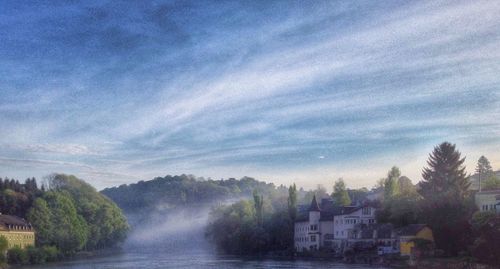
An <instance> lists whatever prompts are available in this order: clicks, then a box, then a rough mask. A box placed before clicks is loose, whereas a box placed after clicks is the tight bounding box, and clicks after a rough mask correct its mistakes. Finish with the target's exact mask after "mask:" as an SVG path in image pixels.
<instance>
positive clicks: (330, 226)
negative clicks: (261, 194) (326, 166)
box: [294, 197, 376, 252]
mask: <svg viewBox="0 0 500 269" xmlns="http://www.w3.org/2000/svg"><path fill="white" fill-rule="evenodd" d="M360 224H364V225H375V224H376V220H375V208H373V207H371V206H342V207H338V206H335V205H334V204H333V202H332V201H331V200H328V199H323V200H322V201H321V206H320V204H319V203H318V202H317V200H316V197H313V200H312V202H311V205H310V206H309V208H308V210H307V212H302V214H299V218H298V219H297V220H296V222H295V230H294V232H295V234H294V243H295V250H296V251H297V252H304V251H314V250H318V249H320V248H326V249H331V250H340V249H343V248H344V247H346V246H348V245H349V241H350V240H351V239H356V236H357V229H358V230H359V227H360V226H359V225H360ZM351 241H352V240H351Z"/></svg>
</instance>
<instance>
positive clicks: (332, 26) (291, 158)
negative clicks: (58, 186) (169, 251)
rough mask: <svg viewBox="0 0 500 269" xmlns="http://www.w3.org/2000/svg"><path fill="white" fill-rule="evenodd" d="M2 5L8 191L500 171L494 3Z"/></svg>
mask: <svg viewBox="0 0 500 269" xmlns="http://www.w3.org/2000/svg"><path fill="white" fill-rule="evenodd" d="M40 2H42V1H32V2H31V1H22V3H21V1H4V2H2V3H1V4H0V5H1V8H0V125H1V126H2V135H1V136H0V174H1V176H8V177H16V178H19V179H24V178H26V177H28V176H36V177H37V178H42V177H43V176H45V175H47V174H50V173H52V172H64V173H72V174H75V175H77V176H79V177H81V178H84V179H86V180H87V181H89V182H90V183H91V184H93V185H94V186H96V187H97V188H99V189H100V188H103V187H106V186H114V185H118V184H122V183H130V182H135V181H137V180H141V179H144V180H147V179H151V178H153V177H155V176H163V175H166V174H181V173H187V174H195V175H198V176H204V177H212V178H222V177H223V178H227V177H241V176H244V175H248V176H254V177H257V178H259V179H262V180H267V181H272V182H275V183H277V184H282V183H283V184H289V183H291V182H296V183H297V184H298V185H299V186H303V187H306V188H313V187H315V186H316V184H323V185H325V186H327V187H328V189H329V190H330V189H331V185H332V184H333V181H334V180H335V179H336V178H338V177H343V178H344V179H345V180H346V182H347V184H348V186H351V187H361V186H367V187H370V186H372V185H373V184H374V183H375V181H376V180H377V179H378V178H380V177H383V176H384V175H385V174H386V172H387V170H389V169H390V167H391V166H393V165H397V166H399V167H400V168H401V169H402V171H403V174H406V175H408V176H409V177H410V178H411V179H412V180H413V181H414V182H418V180H419V179H420V173H421V170H422V167H423V166H424V165H425V161H426V158H427V155H428V153H429V152H430V151H431V150H432V148H433V147H434V146H435V145H436V144H438V143H440V142H443V141H450V142H452V143H456V144H457V147H458V148H459V149H460V150H461V152H462V153H463V154H464V155H465V156H467V168H468V169H467V170H468V172H473V166H474V164H475V162H476V160H477V159H478V158H479V156H481V155H486V157H488V158H489V159H490V161H491V162H492V164H493V167H494V168H497V169H498V168H500V153H499V152H500V98H499V97H500V89H499V87H500V2H499V1H273V2H271V1H191V2H190V1H182V2H180V1H82V2H78V1H50V2H47V3H43V4H42V3H40Z"/></svg>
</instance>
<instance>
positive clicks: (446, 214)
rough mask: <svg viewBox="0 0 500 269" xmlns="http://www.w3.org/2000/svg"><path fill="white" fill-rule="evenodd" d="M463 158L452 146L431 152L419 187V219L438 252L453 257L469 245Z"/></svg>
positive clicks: (469, 231)
mask: <svg viewBox="0 0 500 269" xmlns="http://www.w3.org/2000/svg"><path fill="white" fill-rule="evenodd" d="M464 161H465V158H462V157H461V154H460V152H459V151H458V150H456V147H455V145H452V144H450V143H448V142H444V143H442V144H440V145H438V146H436V147H435V148H434V151H433V152H432V153H431V154H430V155H429V160H428V161H427V164H428V167H426V168H424V170H423V172H422V177H423V180H422V181H421V182H420V183H419V184H420V189H419V193H420V194H421V195H422V197H423V198H424V199H423V200H422V218H423V219H424V220H425V221H426V222H427V224H428V225H429V226H430V227H431V228H432V229H433V232H434V238H435V240H436V245H437V247H438V248H440V249H443V250H444V251H445V252H446V253H447V254H449V255H456V254H457V253H458V252H459V251H462V250H465V249H466V248H467V247H468V245H469V244H470V243H471V238H470V234H471V227H470V224H469V219H470V217H471V214H472V206H471V205H470V201H469V200H467V198H468V197H467V193H468V192H467V190H468V188H469V185H470V183H469V182H468V180H467V175H466V173H465V166H463V163H464Z"/></svg>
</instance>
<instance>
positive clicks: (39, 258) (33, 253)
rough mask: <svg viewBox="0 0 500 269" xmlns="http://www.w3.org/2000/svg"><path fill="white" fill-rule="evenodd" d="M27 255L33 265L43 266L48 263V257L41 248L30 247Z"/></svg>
mask: <svg viewBox="0 0 500 269" xmlns="http://www.w3.org/2000/svg"><path fill="white" fill-rule="evenodd" d="M26 253H27V255H28V260H29V262H30V263H31V264H42V263H45V262H46V261H47V255H46V254H45V251H43V249H41V248H35V247H28V248H27V249H26Z"/></svg>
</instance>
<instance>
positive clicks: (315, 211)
mask: <svg viewBox="0 0 500 269" xmlns="http://www.w3.org/2000/svg"><path fill="white" fill-rule="evenodd" d="M320 211H321V209H320V208H319V205H318V201H317V200H316V195H314V196H313V199H312V202H311V206H309V222H310V223H318V222H319V218H320V214H321V213H320Z"/></svg>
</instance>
